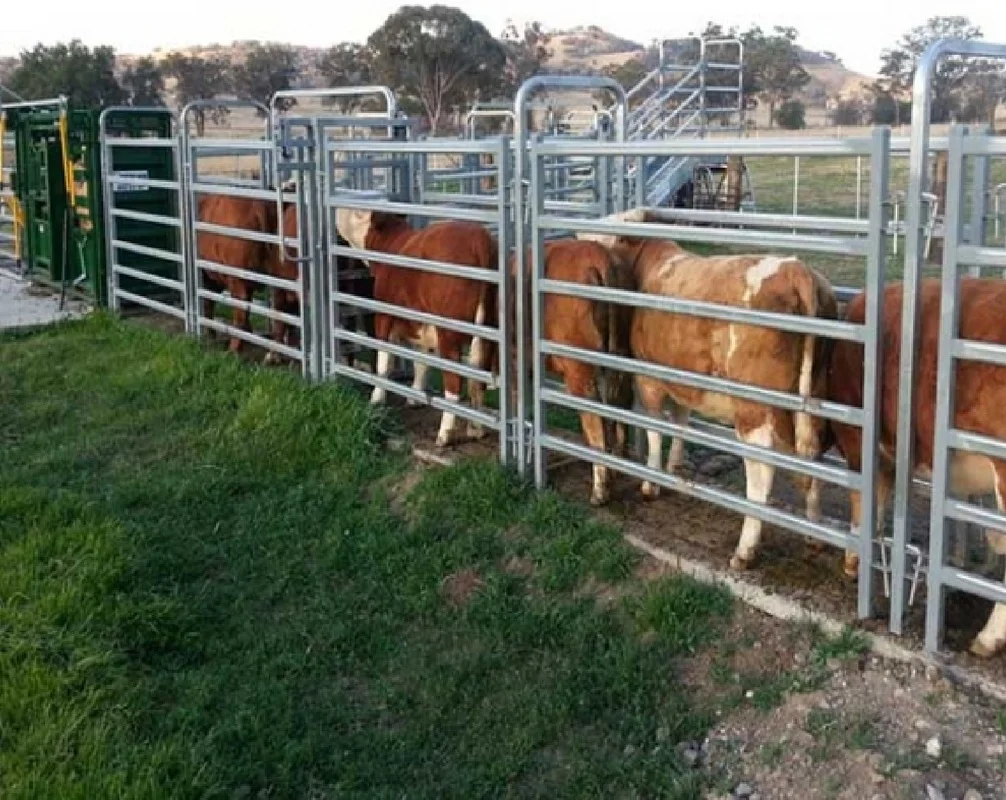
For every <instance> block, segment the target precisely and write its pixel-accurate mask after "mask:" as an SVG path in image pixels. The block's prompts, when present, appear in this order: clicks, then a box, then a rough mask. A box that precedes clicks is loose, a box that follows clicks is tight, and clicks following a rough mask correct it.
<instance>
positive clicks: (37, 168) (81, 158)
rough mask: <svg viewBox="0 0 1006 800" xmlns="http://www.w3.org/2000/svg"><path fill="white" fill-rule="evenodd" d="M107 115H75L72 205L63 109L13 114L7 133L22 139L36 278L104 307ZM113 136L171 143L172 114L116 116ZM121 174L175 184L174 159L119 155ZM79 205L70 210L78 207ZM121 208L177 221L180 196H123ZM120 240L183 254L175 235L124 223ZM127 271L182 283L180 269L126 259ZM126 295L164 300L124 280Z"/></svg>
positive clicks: (27, 252) (22, 180)
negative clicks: (140, 173) (103, 127)
mask: <svg viewBox="0 0 1006 800" xmlns="http://www.w3.org/2000/svg"><path fill="white" fill-rule="evenodd" d="M100 115H101V111H100V109H71V110H70V112H69V124H68V144H69V151H70V152H69V155H70V161H71V163H72V164H73V178H74V189H73V195H72V198H68V197H67V193H66V186H65V183H64V178H63V176H64V172H63V158H62V152H61V145H60V141H59V111H58V109H56V108H30V109H9V110H8V113H7V119H8V129H9V130H11V131H13V133H14V137H15V147H14V180H13V181H12V182H13V183H14V188H15V192H16V193H17V195H18V198H19V199H20V200H21V203H22V205H23V207H24V210H25V235H24V241H23V245H22V257H23V261H24V263H25V264H26V266H27V268H28V271H29V273H30V274H31V275H32V277H34V278H36V279H38V280H41V281H43V282H48V283H51V284H56V285H61V284H63V285H66V286H68V287H73V288H75V289H77V290H79V291H81V292H84V293H86V294H88V295H90V296H91V297H92V298H94V300H95V301H96V302H97V303H99V304H100V305H105V304H106V303H107V297H106V294H107V288H106V274H107V273H106V264H105V259H106V248H105V244H106V238H105V237H106V231H105V225H104V217H103V199H104V193H103V189H102V184H101V156H102V154H101V142H100V129H99V119H100ZM108 127H109V130H110V131H111V132H112V134H113V135H125V136H156V137H164V138H166V137H169V136H171V133H172V123H171V114H170V112H169V111H168V110H167V109H165V110H164V111H163V112H148V111H134V110H132V109H127V110H124V111H121V112H120V111H116V112H111V114H110V119H109V121H108ZM114 157H115V163H114V164H113V165H112V166H113V169H114V170H115V171H122V170H146V171H147V172H148V174H149V175H150V177H152V178H159V179H165V180H174V179H175V169H174V163H173V156H172V153H171V151H170V150H167V149H164V148H157V149H154V148H152V149H150V150H143V149H140V150H136V149H125V148H123V149H119V150H117V151H115V154H114ZM71 199H72V202H68V200H71ZM116 204H117V206H118V207H119V208H125V209H132V210H137V211H145V212H147V213H152V214H163V215H166V216H174V217H177V216H178V205H177V198H176V197H175V193H174V192H169V191H165V190H161V189H156V190H155V189H152V190H149V191H146V192H119V193H117V195H116ZM118 231H119V237H120V238H122V239H125V240H126V241H131V242H135V243H137V244H143V245H147V246H148V247H157V248H160V249H165V250H170V251H172V252H179V233H178V231H177V230H176V229H174V228H170V227H166V226H158V225H152V224H150V223H141V222H134V221H132V220H119V221H118ZM119 258H120V262H119V263H121V264H123V265H125V266H132V267H135V268H138V269H143V270H145V271H150V272H154V273H156V274H160V275H166V276H171V277H176V278H177V277H178V270H179V267H178V266H177V265H175V264H172V263H170V262H165V263H161V262H159V261H156V260H155V261H152V260H151V259H147V258H144V257H143V256H138V255H136V254H134V253H125V252H120V253H119ZM121 285H122V287H123V288H124V289H126V290H128V291H132V292H135V293H137V294H145V295H148V296H152V297H158V296H160V295H163V294H164V290H163V289H161V288H160V287H156V286H151V285H150V284H146V283H143V282H138V281H134V280H131V279H128V278H127V279H124V280H123V281H122V282H121Z"/></svg>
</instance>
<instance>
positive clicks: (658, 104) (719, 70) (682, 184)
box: [627, 37, 744, 206]
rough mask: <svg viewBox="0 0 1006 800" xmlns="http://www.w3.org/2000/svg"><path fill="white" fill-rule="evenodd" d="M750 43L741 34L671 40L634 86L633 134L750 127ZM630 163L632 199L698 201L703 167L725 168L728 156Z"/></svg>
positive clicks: (672, 135)
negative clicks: (747, 97) (747, 87)
mask: <svg viewBox="0 0 1006 800" xmlns="http://www.w3.org/2000/svg"><path fill="white" fill-rule="evenodd" d="M743 65H744V45H743V43H742V42H741V41H740V40H739V39H702V38H699V37H691V38H688V39H677V40H666V41H663V42H661V43H660V61H659V63H658V65H657V67H656V69H654V70H653V71H652V72H650V73H649V74H647V75H646V76H645V77H644V78H643V79H642V80H641V81H640V82H639V83H638V84H636V85H635V86H634V87H632V89H630V90H629V92H628V99H629V105H630V111H629V118H628V121H627V134H628V138H629V139H632V140H636V141H640V140H653V139H677V138H681V137H688V138H692V137H698V138H703V137H705V136H707V135H708V134H709V133H710V131H714V132H721V133H731V132H733V133H735V134H736V133H741V132H743V131H744V74H743ZM641 161H642V164H640V163H638V162H637V163H636V164H633V165H631V166H630V167H629V181H630V188H631V193H630V197H631V198H632V202H633V203H634V204H636V205H646V206H664V205H668V204H671V205H677V204H679V202H680V200H681V199H682V198H683V196H684V195H686V194H687V195H689V196H690V197H691V198H692V200H693V202H695V201H696V200H697V199H698V197H699V195H698V194H697V193H696V192H695V186H696V181H695V173H696V170H697V169H702V170H705V171H706V172H707V173H708V172H712V173H715V172H720V173H722V172H724V171H725V169H726V159H725V158H716V157H712V158H709V157H704V158H697V157H692V156H665V157H654V158H646V159H641Z"/></svg>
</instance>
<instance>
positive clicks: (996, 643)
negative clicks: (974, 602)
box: [971, 462, 1006, 658]
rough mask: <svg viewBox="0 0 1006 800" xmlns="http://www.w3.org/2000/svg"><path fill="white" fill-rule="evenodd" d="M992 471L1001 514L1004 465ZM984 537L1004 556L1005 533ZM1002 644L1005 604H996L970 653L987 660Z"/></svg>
mask: <svg viewBox="0 0 1006 800" xmlns="http://www.w3.org/2000/svg"><path fill="white" fill-rule="evenodd" d="M992 469H993V471H994V473H995V492H996V507H997V508H998V509H999V513H1000V514H1002V513H1004V512H1006V464H1004V463H1002V462H993V467H992ZM985 535H986V538H987V540H988V543H989V547H991V548H992V549H993V550H995V552H997V553H998V554H1000V555H1006V533H1001V532H999V531H986V533H985ZM1004 581H1006V577H1004ZM1004 644H1006V603H996V604H995V607H994V608H993V609H992V614H991V615H990V616H989V618H988V621H987V622H986V623H985V627H984V628H982V630H981V633H979V634H978V635H977V636H976V637H975V639H974V641H973V642H971V652H972V653H974V654H975V655H976V656H981V657H982V658H988V657H990V656H994V655H995V654H996V653H998V652H999V651H1000V650H1002V647H1003V645H1004Z"/></svg>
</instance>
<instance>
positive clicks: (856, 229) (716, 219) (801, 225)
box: [647, 208, 870, 236]
mask: <svg viewBox="0 0 1006 800" xmlns="http://www.w3.org/2000/svg"><path fill="white" fill-rule="evenodd" d="M647 214H648V215H650V216H652V217H654V218H657V219H668V220H685V221H688V222H707V223H712V224H717V223H719V224H723V225H736V226H738V227H745V228H788V229H790V230H793V229H796V230H819V231H828V232H830V233H853V234H862V235H863V236H865V235H866V234H867V233H869V228H870V221H869V220H866V219H852V218H849V217H820V216H806V215H803V214H796V215H794V214H765V213H762V212H757V213H753V212H750V211H708V210H704V209H693V208H660V209H652V210H651V209H647Z"/></svg>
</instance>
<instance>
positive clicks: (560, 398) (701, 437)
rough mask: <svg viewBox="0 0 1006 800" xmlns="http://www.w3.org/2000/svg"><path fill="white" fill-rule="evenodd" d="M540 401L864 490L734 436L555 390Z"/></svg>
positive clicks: (838, 473)
mask: <svg viewBox="0 0 1006 800" xmlns="http://www.w3.org/2000/svg"><path fill="white" fill-rule="evenodd" d="M541 399H542V400H543V401H544V402H545V403H550V404H552V405H557V406H562V407H563V408H568V409H571V410H573V411H584V412H586V413H588V414H596V415H597V416H599V417H604V418H605V419H610V420H613V421H614V422H621V423H624V424H626V425H633V426H636V427H640V428H646V429H647V430H651V431H658V432H659V433H661V434H662V435H664V436H673V437H675V438H679V439H683V440H684V441H686V442H690V443H692V444H697V445H700V446H702V447H709V448H712V449H714V450H718V451H721V452H725V453H727V454H729V455H732V456H736V457H737V458H747V459H753V460H755V461H761V462H762V463H765V464H771V465H772V466H774V467H778V468H779V469H784V470H789V471H791V472H799V473H801V474H803V475H809V476H810V477H812V478H819V479H820V480H823V481H827V482H828V483H831V484H834V485H836V486H841V487H842V488H843V489H850V490H852V491H859V489H860V486H861V480H860V475H859V473H856V472H852V471H851V470H848V469H843V468H840V467H834V466H830V465H829V464H827V463H824V462H822V461H810V460H808V459H805V458H800V457H798V456H791V455H789V454H788V453H784V452H782V451H779V450H770V449H768V448H765V447H760V446H758V445H752V444H747V443H746V442H741V441H739V440H738V439H737V438H736V437H734V436H724V435H723V434H719V433H713V432H712V431H705V430H700V429H698V428H696V427H694V426H692V425H679V424H678V423H676V422H671V421H670V420H666V419H663V418H659V417H654V416H651V415H649V414H640V413H636V412H634V411H627V410H624V409H621V408H616V407H614V406H610V405H606V404H604V403H599V402H597V401H595V400H589V399H587V398H584V397H574V396H573V395H571V394H568V393H567V392H562V391H556V390H554V389H544V388H543V389H542V391H541Z"/></svg>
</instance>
